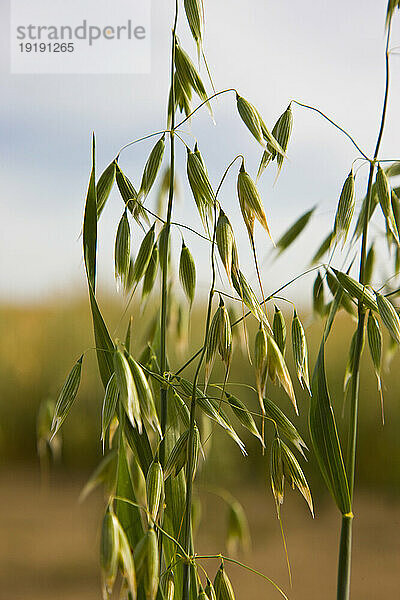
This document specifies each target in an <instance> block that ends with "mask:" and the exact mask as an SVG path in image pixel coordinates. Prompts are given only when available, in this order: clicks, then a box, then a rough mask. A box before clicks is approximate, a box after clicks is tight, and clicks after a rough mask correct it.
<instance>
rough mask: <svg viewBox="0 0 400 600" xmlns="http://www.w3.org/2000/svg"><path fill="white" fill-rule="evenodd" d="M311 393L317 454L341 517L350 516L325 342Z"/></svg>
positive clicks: (312, 438) (345, 476) (313, 432)
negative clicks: (327, 381) (330, 396)
mask: <svg viewBox="0 0 400 600" xmlns="http://www.w3.org/2000/svg"><path fill="white" fill-rule="evenodd" d="M311 390H312V396H311V400H310V413H309V426H310V434H311V440H312V444H313V448H314V452H315V455H316V457H317V460H318V464H319V467H320V469H321V472H322V475H323V477H324V479H325V483H326V485H327V487H328V489H329V491H330V493H331V494H332V496H333V498H334V500H335V502H336V504H337V507H338V508H339V510H340V512H341V513H342V514H348V513H350V512H351V500H350V492H349V486H348V481H347V475H346V470H345V467H344V462H343V456H342V449H341V446H340V440H339V436H338V432H337V429H336V422H335V415H334V412H333V408H332V405H331V402H330V398H329V393H328V388H327V383H326V376H325V358H324V342H322V343H321V347H320V350H319V354H318V359H317V362H316V365H315V369H314V374H313V378H312V382H311Z"/></svg>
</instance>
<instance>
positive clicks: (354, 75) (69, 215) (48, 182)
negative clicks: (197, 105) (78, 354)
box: [0, 0, 400, 302]
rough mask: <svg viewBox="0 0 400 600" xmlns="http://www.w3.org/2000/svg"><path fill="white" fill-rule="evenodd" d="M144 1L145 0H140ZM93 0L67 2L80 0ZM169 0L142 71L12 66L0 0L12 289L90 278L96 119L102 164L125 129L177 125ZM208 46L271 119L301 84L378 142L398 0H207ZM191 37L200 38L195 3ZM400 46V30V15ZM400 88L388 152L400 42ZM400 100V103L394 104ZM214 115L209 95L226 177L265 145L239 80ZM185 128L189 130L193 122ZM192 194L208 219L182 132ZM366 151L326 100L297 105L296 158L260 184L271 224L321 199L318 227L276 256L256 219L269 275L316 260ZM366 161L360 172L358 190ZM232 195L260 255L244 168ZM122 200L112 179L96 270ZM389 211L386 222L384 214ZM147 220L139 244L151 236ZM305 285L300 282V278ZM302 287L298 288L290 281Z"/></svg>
mask: <svg viewBox="0 0 400 600" xmlns="http://www.w3.org/2000/svg"><path fill="white" fill-rule="evenodd" d="M143 1H147V0H143ZM83 4H84V3H82V2H77V1H76V2H75V3H74V2H70V5H71V7H72V8H73V9H74V8H75V7H77V6H78V5H79V6H82V5H83ZM173 4H174V3H173V1H172V0H168V1H167V0H152V16H151V62H152V67H151V72H150V73H149V74H146V75H15V74H10V65H9V62H10V52H9V2H6V0H2V1H1V6H0V23H1V25H0V28H1V35H0V78H1V97H0V98H1V99H0V145H1V149H0V153H1V160H0V178H1V192H0V194H1V236H0V273H1V276H0V300H2V301H11V302H14V301H15V302H24V301H32V300H41V299H42V298H45V297H47V296H51V295H53V294H57V295H60V294H70V293H71V292H72V291H74V290H76V289H79V288H80V287H82V286H83V284H84V279H83V268H82V260H81V240H80V239H79V232H80V227H81V221H82V212H83V202H84V196H85V190H86V186H87V180H88V173H89V168H90V135H91V132H92V131H95V132H96V136H97V147H98V169H99V171H101V170H102V169H103V168H104V167H105V166H106V165H107V164H108V162H110V161H111V160H112V158H113V157H114V156H115V154H116V152H117V151H118V149H119V148H120V147H121V146H122V145H123V144H124V143H126V142H128V141H130V140H132V139H135V138H137V137H139V136H141V135H145V134H147V133H149V132H152V131H156V130H159V129H163V128H164V127H165V101H166V96H167V92H168V78H169V45H170V28H171V23H172V9H173ZM205 5H206V16H207V23H206V42H205V48H206V53H207V57H208V60H209V63H210V65H211V69H212V73H213V77H214V81H215V85H216V88H217V89H224V88H227V87H229V88H230V87H235V88H236V89H238V91H239V92H240V93H241V94H242V95H243V96H245V97H246V98H247V99H249V100H250V101H251V102H252V103H253V104H255V105H256V106H257V108H258V109H259V110H260V112H261V113H262V115H263V116H264V120H265V121H266V122H267V123H268V124H270V125H271V127H272V125H273V124H274V122H275V120H276V118H277V117H278V116H279V115H280V114H281V112H282V111H283V110H284V109H285V108H286V106H287V105H288V102H289V101H290V100H291V99H297V100H300V101H302V102H305V103H308V104H312V105H313V106H316V107H319V108H320V109H321V110H323V111H324V112H325V113H326V114H328V115H329V116H330V117H332V118H333V119H334V120H335V121H337V122H338V123H340V124H341V125H342V126H343V127H344V128H346V129H348V130H349V131H350V132H351V133H352V135H353V136H354V137H355V138H356V140H357V141H358V143H359V145H360V146H361V148H363V149H365V151H366V152H367V153H368V152H372V148H373V146H374V141H375V138H376V134H377V129H378V123H379V118H380V110H381V104H382V97H383V86H384V42H385V36H384V20H385V11H386V0H379V1H377V0H362V1H361V0H353V1H352V2H348V1H345V0H338V1H337V2H328V1H320V2H315V1H313V0H302V1H301V2H293V1H292V2H272V1H269V0H252V2H247V3H244V2H243V1H239V0H212V1H211V0H205ZM178 26H179V31H180V38H181V41H182V44H183V45H184V46H185V48H187V49H188V50H189V51H190V53H191V54H192V56H195V49H194V47H193V43H192V41H191V38H190V35H189V34H188V29H187V24H186V21H185V19H184V16H183V15H181V17H180V19H179V25H178ZM392 46H400V15H398V16H397V17H396V19H395V24H394V28H393V41H392ZM391 60H392V86H391V102H390V107H389V112H388V123H389V125H388V127H387V129H386V132H385V137H384V140H383V145H382V157H387V158H396V157H399V155H400V148H399V142H398V141H399V137H400V136H399V134H400V114H399V110H398V107H399V106H400V68H399V67H400V56H399V55H398V54H397V55H396V54H394V55H393V57H392V59H391ZM396 107H397V110H396ZM214 112H215V120H216V126H215V125H214V124H213V123H212V122H211V120H210V118H209V116H208V114H207V112H206V111H199V113H198V118H196V119H193V122H192V123H191V125H190V126H188V127H185V129H184V130H185V131H188V132H191V133H192V134H194V135H195V136H196V137H197V138H198V140H199V146H200V149H201V151H202V153H203V155H204V157H205V159H206V162H207V166H208V169H209V173H210V176H211V178H212V181H213V183H214V185H216V184H217V183H218V179H219V178H220V177H221V175H222V173H223V171H224V168H225V166H226V165H227V164H228V163H229V162H230V160H232V158H233V157H234V156H235V155H236V154H238V153H243V154H245V155H246V157H247V161H246V163H247V169H248V170H249V171H250V173H252V174H254V173H255V171H256V170H257V163H258V160H259V157H260V147H259V146H258V145H257V143H256V142H255V140H254V139H252V138H251V136H250V135H249V134H248V132H247V130H246V129H245V127H244V125H243V124H242V122H241V121H240V119H239V118H238V116H237V114H236V109H235V102H234V96H233V95H226V96H223V97H222V98H221V99H219V100H218V101H217V102H216V103H215V104H214ZM187 139H190V137H189V138H187ZM151 147H152V143H151V142H146V143H143V144H142V145H138V146H134V147H133V148H131V149H130V150H127V151H126V153H125V154H123V155H122V157H121V166H122V168H123V169H124V170H125V171H126V172H127V174H128V175H129V176H130V177H131V178H132V180H133V182H134V183H135V184H136V185H139V181H140V177H141V171H142V168H143V165H144V163H145V161H146V158H147V155H148V153H149V151H150V149H151ZM178 152H179V158H178V169H180V170H181V171H182V174H181V176H180V178H181V180H183V185H182V187H183V198H182V200H181V201H180V202H179V203H178V204H177V206H176V210H175V219H176V220H180V221H183V222H188V223H190V224H192V225H193V224H195V226H196V227H197V226H199V227H200V225H199V222H198V217H197V215H196V212H195V210H194V204H193V201H192V199H191V197H190V194H189V192H188V191H187V188H186V184H185V183H184V162H183V161H184V157H185V151H184V149H183V148H180V147H179V150H178ZM356 156H357V153H356V151H355V149H354V148H353V147H352V145H351V144H350V143H349V141H348V140H347V139H346V138H345V137H344V136H343V135H341V134H340V133H339V132H337V131H336V130H334V129H333V128H332V127H331V126H329V125H328V124H327V123H326V122H325V121H324V120H323V119H321V118H320V117H318V116H317V115H315V114H313V113H311V112H309V111H305V110H304V109H300V108H297V107H295V108H294V129H293V137H292V141H291V144H290V147H289V152H288V157H289V159H288V161H287V163H286V165H285V167H284V169H283V171H282V174H281V176H280V178H279V180H278V182H277V183H276V184H275V185H274V168H272V169H271V172H270V173H266V176H265V178H264V179H263V180H262V183H261V185H260V189H261V192H262V197H263V201H264V206H265V210H266V213H267V216H268V219H269V222H270V226H271V229H272V232H273V235H274V237H275V238H278V237H279V235H280V234H281V233H282V232H283V231H284V229H285V228H286V227H287V226H288V225H289V224H291V222H293V221H294V220H295V219H296V217H298V216H299V215H300V214H301V213H302V212H304V211H305V210H307V209H308V208H310V207H312V206H314V205H315V204H317V205H318V208H317V210H316V213H315V217H314V219H313V221H312V223H311V225H310V228H309V229H308V230H307V232H306V233H305V234H304V235H303V236H302V238H301V239H300V240H299V243H298V244H297V245H296V246H295V247H294V248H293V250H292V251H290V252H288V253H287V257H285V258H283V259H281V260H280V261H276V262H274V263H273V264H272V261H271V244H270V242H269V240H268V239H267V238H266V236H265V233H263V232H262V231H261V230H258V231H257V244H258V249H259V254H260V258H261V259H262V260H263V278H264V281H265V288H266V291H271V290H272V289H273V288H274V286H278V285H279V284H280V283H282V281H284V280H287V279H289V278H290V276H292V275H295V274H297V273H299V272H300V271H301V270H302V269H304V267H305V265H307V262H308V260H309V258H310V257H311V255H312V253H313V250H314V249H315V248H316V246H317V245H318V244H319V243H320V241H321V240H322V238H323V237H324V231H325V232H327V231H328V228H329V227H330V226H332V221H333V217H334V211H335V205H336V202H337V198H338V194H339V192H340V188H341V185H342V183H343V181H344V179H345V177H346V175H347V173H348V171H349V169H350V166H351V163H352V161H353V159H354V158H356ZM366 176H367V168H366V166H364V167H363V168H361V169H360V171H359V173H358V176H357V177H358V185H357V189H358V197H359V199H360V198H361V197H362V190H363V189H364V190H365V185H366ZM220 199H221V202H222V203H223V206H224V207H225V210H226V212H227V213H228V214H229V216H230V217H231V220H232V222H233V224H234V227H235V231H236V233H237V238H238V240H239V244H240V253H241V255H242V256H243V258H242V263H243V265H244V267H245V268H244V270H245V272H246V273H247V274H248V275H249V279H250V280H254V273H253V271H254V269H253V268H252V266H251V263H250V260H249V257H250V254H249V249H248V242H247V240H246V234H245V231H244V229H243V225H242V223H241V220H240V215H239V212H238V203H237V199H236V196H235V173H232V175H231V176H230V177H229V178H228V179H227V181H226V185H225V186H224V188H223V190H222V193H221V198H220ZM120 216H121V203H120V199H119V198H118V196H117V194H113V195H112V197H111V199H110V205H109V206H108V207H107V208H106V210H105V211H104V214H103V216H102V220H101V221H102V222H101V228H100V236H101V238H100V247H99V253H100V261H101V268H100V280H101V282H102V284H103V285H105V286H107V285H109V286H111V285H113V284H112V274H113V256H112V254H113V237H114V232H115V228H116V225H117V223H118V220H119V218H120ZM378 226H379V222H378ZM139 241H140V240H139V232H138V231H135V237H134V240H133V245H134V247H135V248H137V246H138V244H139ZM186 243H187V245H188V246H189V247H190V248H191V250H192V253H193V254H194V255H195V257H196V258H197V259H198V260H197V262H198V269H199V280H200V287H201V289H203V290H206V288H207V282H208V275H207V266H206V256H207V254H206V253H207V247H206V246H205V245H204V244H203V243H202V242H201V241H199V240H198V239H196V238H195V237H194V236H192V235H190V234H188V235H187V238H186ZM301 289H302V288H301V286H300V287H298V288H297V293H299V291H300V292H301ZM293 293H296V290H295V289H294V290H293Z"/></svg>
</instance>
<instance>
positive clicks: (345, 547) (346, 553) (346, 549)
mask: <svg viewBox="0 0 400 600" xmlns="http://www.w3.org/2000/svg"><path fill="white" fill-rule="evenodd" d="M390 30H391V23H389V26H388V31H387V37H386V54H385V59H386V60H385V66H386V82H385V96H384V100H383V108H382V116H381V122H380V127H379V133H378V138H377V141H376V146H375V152H374V158H373V160H372V161H371V162H370V168H369V177H368V186H367V206H366V211H365V218H364V225H363V234H362V243H361V258H360V272H359V282H360V283H361V284H363V283H364V281H365V265H366V258H367V241H368V223H369V218H370V208H371V200H372V181H373V176H374V171H375V164H376V160H377V157H378V153H379V148H380V145H381V141H382V136H383V131H384V128H385V121H386V112H387V105H388V98H389V82H390V77H389V40H390ZM365 315H366V312H365V307H364V305H363V303H362V302H361V301H360V302H359V303H358V325H357V337H356V346H355V359H354V365H353V373H352V382H351V402H350V425H349V437H348V444H347V460H346V467H347V477H348V482H349V490H350V499H351V503H353V496H354V479H355V464H356V450H357V426H358V405H359V391H360V361H361V354H362V349H363V344H364V332H365ZM352 524H353V515H352V514H351V515H343V516H342V530H341V536H340V547H339V566H338V582H337V600H349V598H350V575H351V553H352V543H351V542H352Z"/></svg>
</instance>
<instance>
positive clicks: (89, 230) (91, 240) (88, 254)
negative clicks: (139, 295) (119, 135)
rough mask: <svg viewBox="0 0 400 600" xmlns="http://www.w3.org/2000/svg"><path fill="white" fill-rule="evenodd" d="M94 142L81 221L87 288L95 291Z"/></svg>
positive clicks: (93, 143)
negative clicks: (83, 213)
mask: <svg viewBox="0 0 400 600" xmlns="http://www.w3.org/2000/svg"><path fill="white" fill-rule="evenodd" d="M95 168H96V142H95V137H94V134H93V141H92V171H91V174H90V180H89V187H88V191H87V195H86V203H85V215H84V220H83V256H84V259H85V268H86V275H87V280H88V283H89V287H91V288H92V290H93V292H94V291H95V289H96V252H97V199H96V175H95Z"/></svg>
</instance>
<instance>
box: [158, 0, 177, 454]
mask: <svg viewBox="0 0 400 600" xmlns="http://www.w3.org/2000/svg"><path fill="white" fill-rule="evenodd" d="M177 22H178V0H175V16H174V25H173V28H172V49H171V97H172V116H171V131H170V134H169V135H170V170H169V194H168V208H167V219H166V223H165V227H166V237H167V243H166V244H165V246H164V257H163V258H164V261H163V264H164V269H163V272H162V284H161V331H160V334H161V342H160V345H161V352H160V371H161V375H163V374H164V372H165V370H166V367H167V352H166V337H167V307H168V289H167V288H168V246H169V238H170V231H171V220H172V205H173V201H174V183H175V136H174V129H175V47H176V25H177ZM160 400H161V432H162V435H163V436H164V434H165V429H166V424H167V416H168V407H167V401H168V390H167V388H166V387H165V386H164V385H161V389H160ZM164 460H165V445H164V444H162V445H161V448H160V462H161V465H164Z"/></svg>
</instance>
